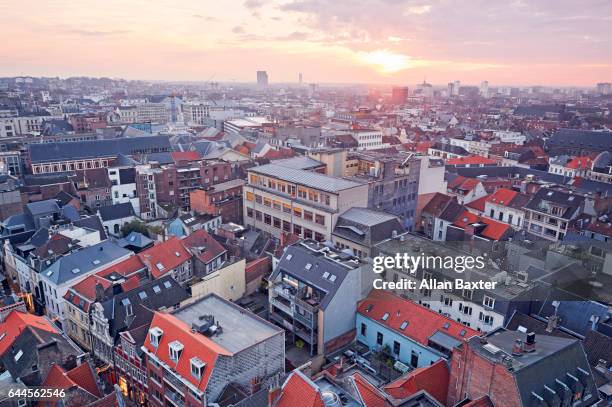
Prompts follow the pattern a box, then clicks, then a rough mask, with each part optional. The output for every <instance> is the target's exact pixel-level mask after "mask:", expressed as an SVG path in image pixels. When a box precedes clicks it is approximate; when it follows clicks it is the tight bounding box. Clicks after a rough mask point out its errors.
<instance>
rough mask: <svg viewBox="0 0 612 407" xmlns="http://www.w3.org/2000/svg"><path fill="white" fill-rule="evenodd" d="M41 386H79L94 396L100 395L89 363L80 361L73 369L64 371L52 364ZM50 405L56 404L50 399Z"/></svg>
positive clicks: (66, 387)
mask: <svg viewBox="0 0 612 407" xmlns="http://www.w3.org/2000/svg"><path fill="white" fill-rule="evenodd" d="M42 386H43V387H49V388H56V389H70V388H72V387H80V388H81V389H83V390H85V391H87V392H88V393H90V394H91V395H93V396H95V397H102V394H101V393H100V389H99V388H98V385H97V383H96V378H95V376H94V372H93V370H92V368H91V367H90V366H89V363H82V364H80V365H79V366H77V367H75V368H74V369H72V370H70V371H68V372H66V371H65V370H64V369H62V368H61V367H60V366H59V365H53V366H52V367H51V369H50V370H49V373H47V377H46V378H45V380H44V382H43V383H42ZM39 405H45V406H46V405H47V403H46V402H44V403H43V402H40V403H39ZM50 405H53V406H54V405H56V402H55V401H51V402H50Z"/></svg>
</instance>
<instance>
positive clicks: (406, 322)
mask: <svg viewBox="0 0 612 407" xmlns="http://www.w3.org/2000/svg"><path fill="white" fill-rule="evenodd" d="M407 326H408V321H404V322H402V324H401V325H400V329H401V330H402V331H403V330H404V329H406V327H407Z"/></svg>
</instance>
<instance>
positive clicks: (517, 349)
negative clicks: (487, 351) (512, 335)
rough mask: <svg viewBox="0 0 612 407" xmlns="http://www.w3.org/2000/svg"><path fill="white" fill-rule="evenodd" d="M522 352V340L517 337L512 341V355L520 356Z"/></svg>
mask: <svg viewBox="0 0 612 407" xmlns="http://www.w3.org/2000/svg"><path fill="white" fill-rule="evenodd" d="M522 354H523V341H522V340H520V339H517V340H516V341H515V342H514V346H513V347H512V355H513V356H521V355H522Z"/></svg>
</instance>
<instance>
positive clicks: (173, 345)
mask: <svg viewBox="0 0 612 407" xmlns="http://www.w3.org/2000/svg"><path fill="white" fill-rule="evenodd" d="M183 348H184V346H183V344H182V343H180V342H179V341H173V342H170V344H168V352H169V355H170V359H171V360H172V361H174V362H178V360H179V358H180V357H181V353H183Z"/></svg>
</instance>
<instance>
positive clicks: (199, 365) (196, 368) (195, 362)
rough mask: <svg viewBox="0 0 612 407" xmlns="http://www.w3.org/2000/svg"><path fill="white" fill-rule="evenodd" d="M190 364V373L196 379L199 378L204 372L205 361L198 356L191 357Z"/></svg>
mask: <svg viewBox="0 0 612 407" xmlns="http://www.w3.org/2000/svg"><path fill="white" fill-rule="evenodd" d="M190 362H191V363H190V364H191V375H192V376H193V377H195V378H196V379H198V380H199V379H201V378H202V374H204V368H205V367H206V363H205V362H203V361H202V360H201V359H200V358H198V357H193V358H191V360H190Z"/></svg>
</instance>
